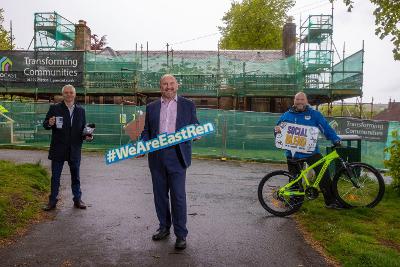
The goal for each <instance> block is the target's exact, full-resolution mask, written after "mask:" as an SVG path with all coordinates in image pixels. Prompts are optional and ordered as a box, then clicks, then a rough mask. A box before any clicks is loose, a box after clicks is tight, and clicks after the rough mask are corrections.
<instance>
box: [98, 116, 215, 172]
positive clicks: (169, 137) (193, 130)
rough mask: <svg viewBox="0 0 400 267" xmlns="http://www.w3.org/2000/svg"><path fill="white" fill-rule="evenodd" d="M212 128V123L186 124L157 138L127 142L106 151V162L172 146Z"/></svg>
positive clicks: (205, 133) (113, 161)
mask: <svg viewBox="0 0 400 267" xmlns="http://www.w3.org/2000/svg"><path fill="white" fill-rule="evenodd" d="M214 129H215V128H214V125H213V124H212V123H206V124H203V125H188V126H186V127H183V128H182V129H180V130H179V131H177V132H175V133H171V134H167V133H162V134H160V135H158V136H157V138H154V139H151V140H148V141H139V142H137V143H135V144H127V145H124V146H121V147H119V148H113V149H111V150H109V151H108V152H106V155H105V159H106V164H111V163H115V162H118V161H121V160H124V159H129V158H134V157H137V156H140V155H143V154H146V153H149V152H153V151H156V150H160V149H163V148H166V147H169V146H174V145H177V144H179V143H183V142H186V141H189V140H192V139H195V138H198V137H200V136H203V135H207V134H211V133H213V132H214V131H215V130H214Z"/></svg>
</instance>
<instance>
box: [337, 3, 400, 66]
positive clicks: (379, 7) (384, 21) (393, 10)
mask: <svg viewBox="0 0 400 267" xmlns="http://www.w3.org/2000/svg"><path fill="white" fill-rule="evenodd" d="M330 1H331V2H333V1H335V0H330ZM343 2H344V3H345V5H346V6H347V7H348V11H351V10H352V8H353V3H354V1H353V0H343ZM370 2H371V3H373V4H374V5H375V6H376V8H375V10H374V12H373V14H374V16H375V25H376V29H375V35H376V36H378V37H379V38H380V39H381V40H382V39H384V38H386V37H389V38H391V39H390V41H391V42H392V43H393V45H394V49H393V50H392V52H393V57H394V59H395V60H400V1H398V0H370Z"/></svg>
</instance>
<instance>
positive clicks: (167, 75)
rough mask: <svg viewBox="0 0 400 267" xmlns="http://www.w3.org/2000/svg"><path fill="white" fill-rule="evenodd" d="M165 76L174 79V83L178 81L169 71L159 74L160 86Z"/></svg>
mask: <svg viewBox="0 0 400 267" xmlns="http://www.w3.org/2000/svg"><path fill="white" fill-rule="evenodd" d="M167 77H171V78H174V79H175V81H176V83H178V80H177V79H176V77H175V76H174V75H172V74H170V73H167V74H164V75H163V76H161V78H160V86H161V82H162V80H164V79H165V78H167Z"/></svg>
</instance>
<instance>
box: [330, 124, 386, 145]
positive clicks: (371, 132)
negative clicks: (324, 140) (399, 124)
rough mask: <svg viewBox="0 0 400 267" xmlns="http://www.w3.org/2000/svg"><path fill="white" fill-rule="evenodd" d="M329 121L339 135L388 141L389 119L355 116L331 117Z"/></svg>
mask: <svg viewBox="0 0 400 267" xmlns="http://www.w3.org/2000/svg"><path fill="white" fill-rule="evenodd" d="M328 121H330V122H329V124H330V125H331V127H332V128H333V129H334V130H335V131H336V133H337V134H339V135H358V136H360V137H361V138H362V140H366V141H374V142H386V139H387V135H388V128H389V123H388V122H387V121H373V120H361V119H355V118H329V119H328Z"/></svg>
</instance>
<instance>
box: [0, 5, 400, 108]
mask: <svg viewBox="0 0 400 267" xmlns="http://www.w3.org/2000/svg"><path fill="white" fill-rule="evenodd" d="M2 2H3V3H2V5H1V7H2V8H4V10H5V14H4V15H5V25H4V26H6V27H7V28H8V27H9V21H10V20H12V25H13V35H14V37H15V42H16V45H17V48H23V49H27V48H28V46H29V43H30V41H31V40H32V37H33V18H34V13H35V12H52V11H56V12H58V13H59V14H61V15H62V16H64V17H65V18H67V19H69V20H70V21H72V22H75V23H77V22H78V20H80V19H83V20H86V21H87V24H88V26H89V27H90V28H91V30H92V33H96V34H98V35H100V36H102V35H107V40H108V45H109V46H110V47H112V48H113V49H115V50H133V49H135V43H138V44H139V45H140V44H143V45H144V46H145V44H146V41H148V42H149V49H150V50H160V49H166V48H165V45H166V43H167V42H168V43H170V44H172V47H173V49H174V50H216V49H217V43H218V39H219V38H220V34H219V32H218V28H217V27H218V26H222V21H221V18H222V17H223V15H224V13H225V12H226V11H228V10H229V7H230V5H231V4H230V3H231V0H202V1H198V0H196V1H195V0H169V1H162V0H147V1H138V0H115V1H104V0H84V1H82V0H79V1H78V0H69V1H54V0H36V1H26V0H13V1H5V0H4V1H2ZM373 9H374V6H373V5H372V4H371V3H370V2H369V1H366V0H355V7H354V10H353V12H351V13H348V12H346V10H347V9H346V7H345V6H344V4H343V3H342V0H339V1H338V2H337V3H336V4H335V9H334V34H333V36H334V43H335V44H336V47H337V49H338V50H339V53H340V54H341V53H342V50H343V43H344V42H346V55H350V54H352V53H354V52H356V51H358V50H360V49H361V47H362V40H365V65H364V72H365V73H364V89H363V92H364V98H363V101H364V102H369V101H371V98H372V97H374V99H375V100H374V102H375V103H378V102H380V103H387V102H388V100H389V98H392V99H393V98H395V99H396V100H397V101H400V62H396V61H394V60H393V55H392V52H391V50H392V49H393V45H392V44H391V43H390V41H389V38H387V39H385V40H380V39H379V38H378V37H376V36H375V35H374V29H375V25H374V16H373V15H372V11H373ZM330 13H331V5H330V3H329V1H328V0H298V1H297V3H296V6H295V7H294V8H292V10H291V11H290V12H289V15H294V16H295V18H296V21H295V22H296V24H299V21H300V16H301V17H302V18H303V20H304V18H306V17H307V16H308V15H309V14H330ZM31 49H32V47H31Z"/></svg>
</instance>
